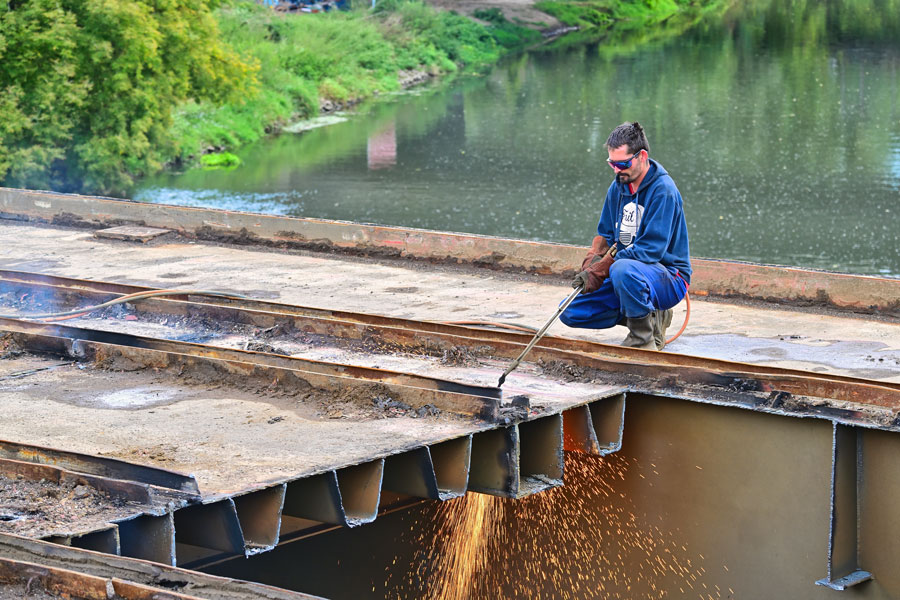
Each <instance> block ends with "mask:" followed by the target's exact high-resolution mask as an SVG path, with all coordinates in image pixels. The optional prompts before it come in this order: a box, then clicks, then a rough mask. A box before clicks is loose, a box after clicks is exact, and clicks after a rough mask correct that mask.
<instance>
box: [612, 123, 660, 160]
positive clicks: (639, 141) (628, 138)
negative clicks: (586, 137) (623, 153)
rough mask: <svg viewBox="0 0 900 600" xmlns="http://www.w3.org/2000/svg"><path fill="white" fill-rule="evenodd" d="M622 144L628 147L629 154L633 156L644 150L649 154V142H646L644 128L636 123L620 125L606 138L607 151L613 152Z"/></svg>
mask: <svg viewBox="0 0 900 600" xmlns="http://www.w3.org/2000/svg"><path fill="white" fill-rule="evenodd" d="M623 144H624V145H626V146H628V152H629V153H630V154H635V153H636V152H637V151H638V150H646V151H647V154H650V142H648V141H647V136H646V135H645V134H644V128H643V127H641V124H640V123H638V122H637V121H635V122H634V123H629V122H627V121H626V122H625V123H622V124H621V125H619V126H618V127H616V128H615V129H613V130H612V133H610V134H609V137H608V138H606V149H607V150H614V149H616V148H618V147H619V146H621V145H623Z"/></svg>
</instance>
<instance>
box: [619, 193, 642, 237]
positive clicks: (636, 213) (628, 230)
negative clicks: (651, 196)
mask: <svg viewBox="0 0 900 600" xmlns="http://www.w3.org/2000/svg"><path fill="white" fill-rule="evenodd" d="M643 216H644V207H643V206H640V205H638V204H635V203H634V202H629V203H628V204H626V205H625V208H623V209H622V226H621V227H620V228H619V243H621V244H622V245H623V246H625V247H626V248H627V247H628V246H630V245H631V244H632V243H633V242H634V238H635V236H636V235H637V231H638V228H639V227H640V226H641V217H643Z"/></svg>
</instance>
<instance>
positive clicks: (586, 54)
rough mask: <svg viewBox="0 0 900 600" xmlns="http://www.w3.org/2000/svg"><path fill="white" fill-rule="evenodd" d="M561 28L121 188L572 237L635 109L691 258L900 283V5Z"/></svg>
mask: <svg viewBox="0 0 900 600" xmlns="http://www.w3.org/2000/svg"><path fill="white" fill-rule="evenodd" d="M572 39H573V38H568V39H565V38H564V39H563V40H559V41H557V42H555V43H554V44H551V45H549V46H546V47H542V48H537V49H534V50H532V51H529V52H527V53H524V54H520V55H517V56H514V57H510V58H508V59H507V60H505V61H504V62H503V63H502V64H500V65H498V66H497V67H496V68H494V69H493V70H492V71H491V72H490V73H489V74H487V75H485V76H482V77H460V78H457V79H456V80H455V81H453V82H449V83H447V82H445V83H442V84H438V85H434V86H431V87H429V88H424V89H419V90H416V91H414V92H413V93H407V94H400V95H396V96H392V97H391V98H381V99H379V101H376V102H371V103H368V104H367V105H365V106H363V107H361V108H360V109H358V110H357V111H356V112H355V114H352V115H348V116H347V118H346V120H344V121H342V122H339V123H336V124H332V125H329V126H326V127H321V128H317V129H312V130H309V131H305V132H303V133H283V134H281V135H279V136H277V137H272V138H269V139H266V140H264V141H262V142H260V143H258V144H256V145H253V146H250V147H247V148H245V149H243V150H242V151H240V152H238V153H237V154H238V155H239V156H240V158H241V159H242V161H243V164H242V165H241V166H240V167H238V168H236V169H234V170H231V171H224V170H201V169H197V170H191V171H188V172H185V173H165V174H162V175H160V176H157V177H154V178H152V179H148V180H145V181H144V182H143V183H142V184H141V186H140V187H139V188H138V189H137V190H136V191H135V193H134V194H133V195H134V197H135V198H136V199H138V200H141V201H147V202H161V203H170V204H179V205H186V206H208V207H215V208H225V209H233V210H245V211H253V212H263V213H271V214H283V215H292V216H303V217H317V218H326V219H341V220H351V221H361V222H370V223H378V224H385V225H400V226H408V227H418V228H425V229H436V230H444V231H458V232H470V233H478V234H488V235H499V236H505V237H514V238H521V239H530V240H544V241H552V242H565V243H576V244H588V243H589V242H590V240H591V238H592V236H593V235H594V233H595V228H596V222H597V219H598V217H599V214H600V208H601V206H602V202H603V198H604V196H605V191H606V188H607V187H608V185H609V183H610V181H611V180H612V175H613V173H612V170H611V169H610V168H609V167H608V166H607V165H606V164H605V159H606V157H607V155H606V151H605V149H604V146H603V144H604V142H605V141H606V136H607V135H608V133H609V131H610V130H611V129H612V128H613V127H615V126H616V125H618V124H619V123H621V122H623V121H625V120H638V121H640V122H641V123H642V124H643V125H644V128H645V130H646V131H647V133H648V137H649V140H650V146H651V156H652V157H653V158H655V159H656V160H658V161H660V162H661V163H662V164H663V165H664V166H665V168H666V169H667V170H668V171H669V173H670V174H671V175H672V176H673V178H674V179H675V181H676V183H677V184H678V186H679V188H680V190H681V192H682V195H683V197H684V201H685V212H686V214H687V218H688V222H689V230H690V238H691V250H692V254H693V255H694V256H702V257H708V258H725V259H736V260H748V261H753V262H762V263H771V264H781V265H793V266H800V267H808V268H819V269H827V270H832V271H841V272H851V273H863V274H871V275H881V276H889V277H900V250H898V249H900V202H898V199H900V45H898V44H897V40H900V1H898V0H833V1H828V2H787V3H782V2H778V1H777V0H758V1H757V0H748V1H745V2H738V3H736V4H735V5H733V6H732V7H731V8H730V9H728V10H727V11H724V12H723V11H719V12H718V14H710V15H707V16H705V17H698V18H696V19H695V20H694V21H692V22H690V23H686V21H685V20H683V19H682V20H674V21H673V22H672V23H670V24H667V25H666V26H663V27H661V28H660V29H659V31H655V32H651V33H650V34H649V35H648V32H646V31H644V32H629V31H619V32H617V33H610V34H605V35H604V37H603V38H602V39H600V40H587V41H585V42H583V43H581V42H579V43H572Z"/></svg>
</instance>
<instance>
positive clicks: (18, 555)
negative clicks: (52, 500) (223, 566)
mask: <svg viewBox="0 0 900 600" xmlns="http://www.w3.org/2000/svg"><path fill="white" fill-rule="evenodd" d="M0 561H2V563H3V565H4V566H5V567H6V570H5V571H4V572H5V573H7V574H8V576H7V577H0V579H2V580H3V581H6V582H9V581H21V576H22V575H26V579H25V581H27V580H28V579H29V578H31V577H34V576H37V578H36V579H35V581H33V582H32V586H35V584H38V586H35V587H38V588H39V587H40V585H41V584H43V581H44V580H43V579H41V580H39V579H38V578H42V577H48V578H49V579H47V581H48V583H50V584H51V585H53V586H56V585H58V586H60V587H55V588H53V589H58V590H60V591H66V592H67V593H70V594H71V595H72V596H73V597H74V598H78V597H79V594H84V590H85V589H99V590H101V591H102V595H100V596H98V597H99V598H102V600H108V598H110V596H109V595H107V589H109V584H108V583H107V582H110V583H111V584H112V589H113V591H114V592H115V593H116V594H118V596H117V597H119V598H122V600H144V599H150V598H153V599H158V600H164V599H171V600H175V599H177V600H184V599H187V598H191V599H196V598H201V599H204V600H251V599H253V600H301V599H302V600H314V599H315V598H318V596H312V595H309V594H304V593H300V592H292V591H289V590H282V589H278V588H274V587H270V586H266V585H260V584H257V583H251V582H248V581H240V580H236V579H230V578H226V577H215V576H212V575H205V574H203V573H200V572H197V571H187V570H184V569H179V568H175V567H171V566H166V565H164V564H159V563H150V562H147V561H143V560H136V559H131V558H125V557H120V556H109V555H105V554H101V553H98V552H91V551H87V550H83V549H79V548H69V547H64V546H60V545H57V544H50V543H46V542H40V541H34V540H27V539H25V538H20V537H16V536H10V535H5V534H0ZM97 583H100V584H102V585H100V586H97ZM45 589H50V588H46V587H45ZM173 589H175V590H178V591H177V592H175V591H173ZM26 597H27V596H26ZM81 597H83V598H85V596H83V595H82V596H81ZM86 598H90V596H87V597H86Z"/></svg>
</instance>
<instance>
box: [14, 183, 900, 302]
mask: <svg viewBox="0 0 900 600" xmlns="http://www.w3.org/2000/svg"><path fill="white" fill-rule="evenodd" d="M0 218H7V219H18V220H34V221H42V222H54V220H59V221H60V222H66V223H68V224H78V225H81V226H84V227H90V228H94V229H96V228H103V227H108V226H111V225H122V224H140V225H146V226H152V227H160V228H167V229H173V230H175V231H178V232H180V233H182V234H184V235H188V236H194V237H198V238H201V239H210V240H215V241H232V242H238V243H248V241H249V242H250V243H256V244H261V245H275V246H279V247H290V248H307V249H313V250H322V249H327V250H338V251H347V252H354V253H361V254H369V255H376V256H396V257H405V258H418V259H426V260H443V261H452V262H454V263H468V264H471V265H473V266H476V267H478V266H481V267H488V268H501V269H514V270H523V271H529V272H536V273H542V274H568V273H572V272H574V268H575V267H576V266H577V265H578V264H580V262H581V259H582V257H583V255H584V252H585V248H582V247H579V246H571V245H566V244H551V243H542V242H530V241H523V240H510V239H504V238H494V237H489V236H478V235H465V234H454V233H443V232H434V231H424V230H416V229H406V228H400V227H381V226H375V225H362V224H358V223H349V222H341V221H327V220H320V219H302V218H294V217H279V216H269V215H259V214H251V213H239V212H230V211H221V210H212V209H200V208H185V207H177V206H168V205H162V204H143V203H136V202H128V201H121V200H112V199H109V198H98V197H91V196H78V195H70V194H56V193H48V192H35V191H29V190H16V189H9V188H0ZM692 262H693V266H694V277H693V278H692V286H691V292H692V293H694V294H697V295H714V296H715V295H718V296H726V297H728V296H739V297H745V298H755V299H761V300H772V299H774V300H776V301H778V302H806V303H813V304H818V305H827V306H834V307H837V308H843V309H850V310H855V311H864V312H866V311H879V312H884V313H887V314H894V315H897V314H900V301H898V298H900V280H895V279H883V278H878V277H862V276H855V275H843V274H836V273H828V272H822V271H808V270H802V269H789V268H783V267H768V266H763V265H751V264H746V263H738V262H728V261H715V260H703V259H696V258H695V259H694V260H693V261H692Z"/></svg>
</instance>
